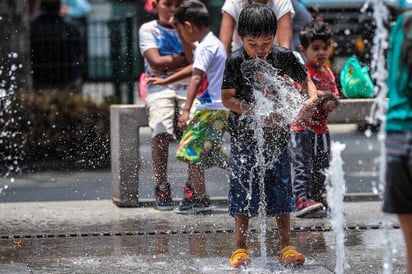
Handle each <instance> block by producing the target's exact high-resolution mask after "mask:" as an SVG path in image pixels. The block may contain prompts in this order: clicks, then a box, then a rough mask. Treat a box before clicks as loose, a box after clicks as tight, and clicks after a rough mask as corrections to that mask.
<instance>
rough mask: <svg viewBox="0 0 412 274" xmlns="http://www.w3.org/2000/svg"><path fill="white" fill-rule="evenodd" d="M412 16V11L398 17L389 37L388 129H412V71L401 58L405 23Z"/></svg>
mask: <svg viewBox="0 0 412 274" xmlns="http://www.w3.org/2000/svg"><path fill="white" fill-rule="evenodd" d="M410 16H412V13H411V12H407V13H404V14H402V15H400V16H399V17H398V19H397V20H396V23H395V25H394V26H393V28H392V31H391V35H390V38H389V51H388V78H387V84H388V98H389V103H388V109H387V115H386V128H385V130H386V131H389V130H395V131H402V130H412V77H411V76H412V72H408V69H407V68H406V67H405V66H404V65H403V64H402V63H401V59H400V54H401V46H402V42H403V40H404V33H403V24H404V21H405V20H406V19H407V18H408V17H410Z"/></svg>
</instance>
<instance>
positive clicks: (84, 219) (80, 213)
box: [0, 200, 405, 273]
mask: <svg viewBox="0 0 412 274" xmlns="http://www.w3.org/2000/svg"><path fill="white" fill-rule="evenodd" d="M214 204H215V205H216V210H215V212H214V213H213V214H211V215H194V216H185V215H179V214H176V213H175V212H173V211H167V212H160V211H157V210H154V209H153V208H152V207H150V206H147V207H141V208H119V207H117V206H115V205H114V204H113V203H112V201H110V200H101V201H96V200H95V201H70V202H68V201H60V202H20V203H2V204H0V212H1V224H2V225H1V227H0V273H333V272H334V269H335V265H336V243H335V232H334V231H335V230H334V229H333V227H332V226H331V219H330V218H316V219H302V218H296V217H294V216H292V222H291V223H292V224H291V227H292V242H293V244H295V245H296V246H297V247H298V248H299V250H301V251H302V252H303V253H304V254H305V255H306V258H307V260H306V263H305V264H304V265H303V266H302V267H296V268H284V267H283V266H281V265H279V264H278V263H277V255H278V248H277V247H276V246H277V244H278V242H277V240H276V239H277V236H276V229H275V225H274V222H273V221H272V219H268V220H266V229H267V234H266V235H265V237H266V239H267V241H266V247H267V253H266V254H267V264H263V261H262V260H264V256H261V254H260V253H261V244H260V243H261V234H260V233H259V227H260V226H261V225H262V220H259V219H258V218H255V219H253V220H252V222H251V228H250V230H251V233H250V248H249V251H250V253H251V256H252V265H251V267H250V268H248V269H247V270H242V271H240V270H234V269H232V268H231V267H230V266H229V264H228V257H229V255H230V254H231V252H232V250H233V237H234V235H233V218H232V217H230V216H229V215H228V213H227V206H226V205H225V204H223V203H222V202H221V201H214ZM344 213H345V220H346V225H345V230H344V233H345V248H344V249H345V254H346V262H347V264H348V267H349V268H347V269H346V270H345V272H344V273H382V272H383V268H382V265H383V256H384V248H383V239H385V238H386V237H388V238H389V239H390V242H391V244H392V250H393V251H394V252H395V254H394V255H393V263H392V266H393V272H392V273H404V272H405V256H404V244H403V239H402V234H401V230H400V229H399V228H398V226H397V224H396V220H395V219H393V218H392V219H391V223H390V228H389V229H383V228H382V213H381V202H379V201H371V202H360V201H358V202H345V203H344ZM385 235H386V236H385Z"/></svg>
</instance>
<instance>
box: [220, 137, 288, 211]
mask: <svg viewBox="0 0 412 274" xmlns="http://www.w3.org/2000/svg"><path fill="white" fill-rule="evenodd" d="M255 148H256V146H255V145H253V144H252V145H251V144H250V143H248V144H245V143H242V144H233V143H232V145H231V151H230V164H231V169H232V171H231V174H230V186H229V195H228V201H229V213H230V214H231V215H232V216H235V215H239V214H240V215H247V216H250V217H253V216H257V215H258V209H259V204H260V199H261V195H260V191H259V190H260V185H264V190H265V191H264V192H263V195H264V196H265V199H264V200H263V201H265V203H263V204H264V205H265V206H266V215H267V216H275V215H279V214H287V213H290V212H293V211H294V210H295V205H294V199H293V193H292V181H291V159H290V152H289V148H288V146H284V147H282V148H281V149H280V151H281V152H280V153H277V154H279V155H278V156H277V157H275V158H277V160H276V161H273V158H271V157H272V156H273V155H274V154H275V152H274V151H271V150H269V151H268V150H267V151H266V152H265V157H264V158H265V159H266V160H264V163H265V164H266V163H268V162H271V163H269V164H268V165H267V167H266V171H265V173H264V174H263V179H261V178H262V175H261V174H260V173H261V172H262V166H259V165H260V161H259V163H257V157H256V156H255V155H256V149H255ZM262 182H263V183H262Z"/></svg>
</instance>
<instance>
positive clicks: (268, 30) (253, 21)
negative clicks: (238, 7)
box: [237, 4, 278, 37]
mask: <svg viewBox="0 0 412 274" xmlns="http://www.w3.org/2000/svg"><path fill="white" fill-rule="evenodd" d="M277 28H278V22H277V18H276V14H275V12H274V11H273V10H272V9H271V8H269V7H268V6H266V5H263V4H250V5H247V6H246V7H244V8H243V9H242V11H241V12H240V15H239V23H238V28H237V32H238V34H239V36H240V37H245V36H247V35H249V36H252V37H259V36H262V35H276V31H277Z"/></svg>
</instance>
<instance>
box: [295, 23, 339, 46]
mask: <svg viewBox="0 0 412 274" xmlns="http://www.w3.org/2000/svg"><path fill="white" fill-rule="evenodd" d="M332 37H333V32H332V29H331V28H330V27H329V25H328V23H326V22H323V21H316V20H313V21H311V22H309V23H308V24H307V25H306V26H304V27H303V28H302V29H301V30H300V32H299V38H300V43H301V45H302V47H304V48H305V49H306V48H308V47H309V45H310V43H311V42H313V41H315V40H322V41H324V42H325V43H326V44H327V45H329V44H330V42H331V41H332Z"/></svg>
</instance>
